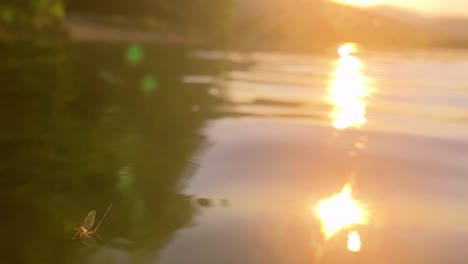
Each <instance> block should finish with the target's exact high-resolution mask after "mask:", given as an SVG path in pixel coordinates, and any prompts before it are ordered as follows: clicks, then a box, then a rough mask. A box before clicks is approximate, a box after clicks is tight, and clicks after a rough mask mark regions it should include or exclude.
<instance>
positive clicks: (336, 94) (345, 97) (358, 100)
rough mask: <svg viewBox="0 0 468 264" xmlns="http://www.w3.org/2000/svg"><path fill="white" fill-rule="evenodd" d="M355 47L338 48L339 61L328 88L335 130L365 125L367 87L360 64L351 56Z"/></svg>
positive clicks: (355, 49) (344, 46) (342, 46)
mask: <svg viewBox="0 0 468 264" xmlns="http://www.w3.org/2000/svg"><path fill="white" fill-rule="evenodd" d="M357 50H358V49H357V46H356V45H355V44H353V43H346V44H343V45H341V46H340V47H339V48H338V54H339V55H340V59H339V60H338V61H337V68H336V70H335V72H334V74H333V77H332V80H331V82H330V86H329V100H330V102H331V104H332V105H333V111H332V113H331V118H332V121H333V126H334V127H335V128H337V129H345V128H348V127H355V128H359V127H360V126H362V125H364V124H365V123H366V121H367V120H366V102H365V99H366V97H367V96H368V95H369V87H366V85H365V79H366V78H365V76H364V75H363V74H362V73H361V71H360V70H361V67H362V63H361V61H360V60H359V59H358V58H357V57H354V56H353V55H351V54H352V53H355V52H357Z"/></svg>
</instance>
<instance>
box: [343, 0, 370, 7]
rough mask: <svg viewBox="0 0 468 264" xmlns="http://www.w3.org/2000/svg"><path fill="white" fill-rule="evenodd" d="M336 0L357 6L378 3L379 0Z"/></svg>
mask: <svg viewBox="0 0 468 264" xmlns="http://www.w3.org/2000/svg"><path fill="white" fill-rule="evenodd" d="M334 2H338V3H342V4H350V5H357V6H370V5H375V4H377V3H378V2H379V0H334Z"/></svg>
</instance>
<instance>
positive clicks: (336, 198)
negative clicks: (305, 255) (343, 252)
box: [315, 183, 369, 251]
mask: <svg viewBox="0 0 468 264" xmlns="http://www.w3.org/2000/svg"><path fill="white" fill-rule="evenodd" d="M351 192H352V188H351V184H349V183H347V184H346V185H345V186H344V188H343V190H342V191H341V192H340V193H338V194H335V195H333V196H331V197H329V198H325V199H323V200H320V201H319V202H318V203H317V204H316V206H315V213H316V215H317V217H318V218H319V220H320V222H321V231H322V234H323V236H324V238H325V240H329V239H330V238H332V237H333V236H334V235H335V234H337V233H338V232H340V231H341V230H343V229H344V228H348V227H351V226H353V225H366V224H367V223H368V221H369V213H368V212H367V211H366V209H365V208H364V206H363V205H362V204H361V203H360V202H359V201H356V200H354V199H353V198H352V197H351ZM356 235H357V236H356ZM357 238H359V234H357V233H353V234H352V236H351V237H349V238H348V248H349V247H350V243H351V247H352V249H354V250H356V249H357V248H358V247H359V248H360V240H359V239H357ZM357 241H359V246H358V243H357ZM350 250H351V249H350ZM357 250H359V249H357ZM351 251H353V250H351Z"/></svg>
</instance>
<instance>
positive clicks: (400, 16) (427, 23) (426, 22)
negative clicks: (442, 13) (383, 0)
mask: <svg viewBox="0 0 468 264" xmlns="http://www.w3.org/2000/svg"><path fill="white" fill-rule="evenodd" d="M368 10H369V11H371V12H373V13H375V14H378V15H383V16H387V17H389V18H393V19H396V20H399V21H402V22H405V23H408V24H410V25H415V26H419V27H423V28H426V29H431V30H435V31H437V32H443V33H448V34H451V35H453V36H454V37H468V17H464V18H463V17H430V16H424V15H422V14H419V13H418V12H416V11H413V10H407V9H404V8H398V7H393V6H388V5H378V6H374V7H371V8H369V9H368Z"/></svg>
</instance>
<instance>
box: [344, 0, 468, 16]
mask: <svg viewBox="0 0 468 264" xmlns="http://www.w3.org/2000/svg"><path fill="white" fill-rule="evenodd" d="M335 2H340V3H346V4H353V5H359V6H369V5H393V6H396V7H402V8H406V9H412V10H415V11H417V12H420V13H422V14H425V15H432V16H455V17H468V0H335Z"/></svg>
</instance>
